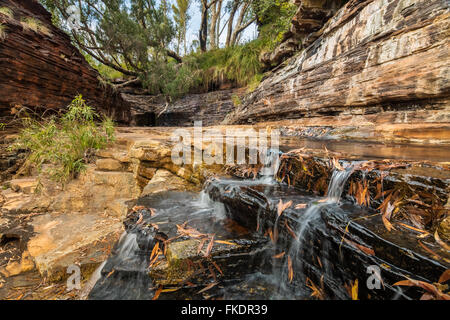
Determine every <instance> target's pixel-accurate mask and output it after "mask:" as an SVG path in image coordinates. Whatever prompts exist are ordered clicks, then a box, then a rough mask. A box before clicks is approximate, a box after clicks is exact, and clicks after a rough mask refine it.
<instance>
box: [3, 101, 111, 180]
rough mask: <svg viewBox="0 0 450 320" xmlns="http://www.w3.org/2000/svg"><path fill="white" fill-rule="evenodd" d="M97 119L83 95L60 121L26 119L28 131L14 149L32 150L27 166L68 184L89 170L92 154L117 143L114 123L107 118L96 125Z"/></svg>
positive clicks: (18, 140) (25, 123) (24, 132)
mask: <svg viewBox="0 0 450 320" xmlns="http://www.w3.org/2000/svg"><path fill="white" fill-rule="evenodd" d="M97 118H99V117H98V115H97V114H96V113H95V112H94V110H93V109H92V108H91V107H89V106H88V105H86V102H85V101H84V100H83V98H82V96H81V95H79V96H77V97H76V98H75V99H74V100H73V101H72V103H71V104H70V105H69V108H68V111H67V112H66V113H65V114H64V115H63V116H61V117H60V118H57V117H53V118H51V119H48V120H46V121H37V120H33V119H31V118H27V119H24V129H22V131H21V132H20V135H19V138H18V139H17V141H16V143H15V144H14V145H13V146H12V148H13V149H27V150H29V151H30V154H29V156H28V158H27V160H26V162H25V166H26V167H28V168H30V167H32V166H35V167H36V168H37V169H38V172H39V174H45V175H48V176H49V177H50V178H52V179H54V180H56V181H58V182H62V183H64V182H67V181H68V180H70V179H71V178H74V177H76V176H77V175H78V174H79V173H80V172H81V171H82V170H84V169H85V166H86V163H87V162H88V155H89V153H90V152H92V151H93V150H99V149H102V148H104V147H106V146H107V145H108V144H109V143H110V142H112V141H114V123H113V121H112V120H111V119H109V118H106V117H105V118H104V119H103V120H102V121H101V122H100V123H96V122H95V121H96V119H97ZM46 164H48V166H44V165H46Z"/></svg>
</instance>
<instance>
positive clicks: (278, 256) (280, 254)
mask: <svg viewBox="0 0 450 320" xmlns="http://www.w3.org/2000/svg"><path fill="white" fill-rule="evenodd" d="M285 254H286V252H284V251H283V252H282V253H279V254H277V255H274V256H273V257H272V258H273V259H281V258H283V257H284V255H285Z"/></svg>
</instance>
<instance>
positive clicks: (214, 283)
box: [197, 282, 218, 294]
mask: <svg viewBox="0 0 450 320" xmlns="http://www.w3.org/2000/svg"><path fill="white" fill-rule="evenodd" d="M217 284H218V282H213V283H210V284H209V285H207V286H206V287H204V288H203V289H202V290H200V291H199V292H197V293H198V294H200V293H203V292H205V291H208V290H209V289H211V288H213V287H215V286H216V285H217Z"/></svg>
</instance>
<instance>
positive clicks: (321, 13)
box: [261, 0, 347, 68]
mask: <svg viewBox="0 0 450 320" xmlns="http://www.w3.org/2000/svg"><path fill="white" fill-rule="evenodd" d="M345 2H347V0H295V1H294V3H295V4H296V5H297V6H298V10H297V12H296V13H295V15H294V18H293V19H292V23H291V27H290V29H289V31H288V32H286V33H285V34H284V39H283V41H282V42H281V44H280V45H279V46H278V47H277V48H276V49H275V50H274V51H273V52H267V53H265V54H263V55H262V56H261V62H262V63H264V64H265V65H266V67H268V68H270V67H274V66H277V65H279V64H280V63H282V62H283V61H284V60H286V59H287V58H290V57H292V56H293V55H294V54H295V53H296V52H298V50H299V49H300V48H302V47H303V48H306V47H307V46H309V45H310V44H311V43H313V42H314V41H315V40H316V39H317V37H318V31H319V30H320V29H321V28H322V27H323V26H324V24H325V23H326V22H327V21H328V19H330V18H331V17H332V16H333V15H334V14H335V13H336V12H337V10H338V9H339V8H341V7H342V6H343V5H344V3H345Z"/></svg>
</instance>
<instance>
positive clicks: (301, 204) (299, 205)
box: [295, 203, 308, 209]
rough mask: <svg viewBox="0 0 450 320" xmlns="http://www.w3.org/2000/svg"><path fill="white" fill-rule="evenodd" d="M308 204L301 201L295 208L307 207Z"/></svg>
mask: <svg viewBox="0 0 450 320" xmlns="http://www.w3.org/2000/svg"><path fill="white" fill-rule="evenodd" d="M307 206H308V205H307V204H306V203H299V204H297V205H296V206H295V209H305V208H306V207H307Z"/></svg>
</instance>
